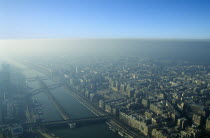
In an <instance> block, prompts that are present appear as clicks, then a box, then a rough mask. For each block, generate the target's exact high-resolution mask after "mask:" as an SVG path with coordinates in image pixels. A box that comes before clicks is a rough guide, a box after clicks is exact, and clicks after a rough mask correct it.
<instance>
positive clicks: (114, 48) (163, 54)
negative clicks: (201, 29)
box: [0, 39, 210, 62]
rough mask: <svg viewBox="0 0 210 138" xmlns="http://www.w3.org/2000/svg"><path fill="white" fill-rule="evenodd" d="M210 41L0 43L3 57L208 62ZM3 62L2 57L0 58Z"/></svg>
mask: <svg viewBox="0 0 210 138" xmlns="http://www.w3.org/2000/svg"><path fill="white" fill-rule="evenodd" d="M209 53H210V40H161V39H160V40H149V39H145V40H144V39H69V40H67V39H66V40H64V39H63V40H61V39H37V40H36V39H34V40H0V54H1V56H4V57H5V56H7V57H8V56H9V57H14V56H18V57H20V56H22V57H27V56H35V57H36V56H62V55H65V56H143V57H153V58H168V59H180V60H196V61H199V62H204V61H205V62H209V60H210V54H209ZM0 58H1V57H0Z"/></svg>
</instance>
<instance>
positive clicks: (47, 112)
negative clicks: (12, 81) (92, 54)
mask: <svg viewBox="0 0 210 138" xmlns="http://www.w3.org/2000/svg"><path fill="white" fill-rule="evenodd" d="M23 73H24V75H25V76H26V78H30V77H35V76H37V75H39V76H44V74H41V73H39V72H36V71H34V70H31V69H30V70H24V71H23ZM44 82H45V83H46V84H47V85H52V84H55V83H56V82H54V81H52V80H44ZM28 86H29V87H31V88H32V89H38V88H39V84H38V83H37V82H36V81H32V82H28ZM50 92H51V93H52V94H53V95H54V97H55V98H56V100H57V101H58V103H59V104H60V105H61V106H62V107H63V108H64V110H65V111H66V112H67V113H68V114H69V116H70V118H72V119H75V118H83V117H92V116H95V115H94V114H93V113H92V112H91V111H90V110H88V109H87V108H86V107H84V106H83V105H82V104H81V103H79V101H77V100H76V99H74V98H73V97H72V96H71V95H70V94H69V93H68V92H67V91H66V90H65V89H64V88H63V87H58V88H55V89H51V90H50ZM32 99H36V100H37V101H38V102H39V103H40V104H41V108H42V111H43V118H44V120H46V121H53V120H60V119H62V117H61V116H60V114H59V112H58V111H57V109H56V108H55V107H54V104H53V103H52V101H51V100H50V99H49V98H48V97H47V95H45V94H44V93H39V94H37V95H34V96H33V97H32ZM50 130H51V131H52V133H54V134H55V135H56V136H58V137H61V138H70V137H72V138H120V136H119V135H118V134H117V133H114V132H112V131H111V130H109V128H108V125H106V124H105V123H102V124H93V125H88V126H81V127H76V128H74V129H71V128H68V127H66V128H53V129H50Z"/></svg>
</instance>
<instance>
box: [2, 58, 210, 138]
mask: <svg viewBox="0 0 210 138" xmlns="http://www.w3.org/2000/svg"><path fill="white" fill-rule="evenodd" d="M62 62H65V64H63V63H62ZM20 63H21V64H20ZM9 64H11V65H9ZM9 64H3V65H2V69H1V78H2V79H1V86H3V87H1V99H2V100H1V101H2V102H1V107H2V108H1V109H2V110H1V116H2V121H3V124H4V125H2V126H1V128H2V135H4V136H6V137H10V136H20V137H22V136H29V135H30V136H31V137H32V136H39V137H46V135H48V136H49V137H56V135H55V134H53V133H52V132H51V131H50V129H48V127H49V126H48V125H50V122H48V121H46V120H45V119H43V116H44V115H43V114H45V112H44V111H42V110H44V109H42V108H41V107H40V104H41V103H40V101H39V100H38V99H33V98H29V97H31V95H36V94H39V93H45V94H46V95H48V97H49V98H50V99H51V100H52V101H53V103H54V108H56V109H57V110H58V111H59V114H60V116H61V119H63V120H65V121H66V122H60V123H58V125H57V126H56V125H55V124H54V126H55V127H64V126H65V125H64V124H66V123H67V124H69V126H65V127H70V128H72V129H73V128H77V127H78V126H80V125H81V124H82V125H91V124H94V123H103V122H104V121H106V122H107V125H108V126H109V129H110V131H113V133H118V134H119V135H121V136H122V137H154V138H172V137H174V138H179V137H180V138H197V137H208V136H209V131H210V118H209V106H210V96H209V92H210V66H209V65H203V64H193V63H191V62H187V61H185V62H184V61H183V62H180V61H173V62H172V61H168V60H154V59H150V58H140V57H118V58H113V57H100V58H89V59H87V58H86V57H81V58H75V59H74V60H71V62H69V63H68V62H66V59H65V57H62V58H60V59H59V58H58V59H57V60H50V59H48V60H42V61H41V60H39V61H35V60H31V61H24V62H14V61H9ZM23 65H25V66H23ZM10 66H11V67H10ZM26 67H27V68H28V69H29V70H36V71H37V72H39V74H38V75H37V74H36V75H35V76H34V77H31V78H26V77H25V76H24V75H23V74H24V73H23V72H24V69H26ZM43 74H44V75H43ZM41 75H43V76H41ZM46 79H49V80H52V81H54V82H56V83H54V84H53V85H52V84H51V85H48V86H47V84H46V88H44V87H45V86H43V85H45V84H44V82H45V80H46ZM14 80H16V81H14ZM33 81H38V82H39V85H41V86H43V88H41V89H38V90H33V89H31V88H30V86H29V82H33ZM45 83H46V82H45ZM47 87H48V88H47ZM56 87H64V88H65V89H67V90H68V91H70V93H71V96H72V97H74V98H75V99H77V100H78V101H80V102H81V103H82V104H83V105H84V106H85V107H86V108H88V110H90V111H91V112H92V113H94V114H95V115H94V116H98V118H94V117H92V118H91V119H88V121H87V120H85V121H84V119H83V121H78V120H75V121H74V120H71V122H69V121H68V120H70V118H71V116H70V115H69V113H68V112H67V111H66V109H65V108H64V107H62V104H61V103H59V101H57V100H56V98H57V97H56V96H55V95H54V94H53V93H52V92H50V91H49V90H50V89H55V88H56ZM11 89H13V91H14V89H15V93H12V90H11ZM48 89H49V90H48ZM43 112H44V113H43ZM93 118H94V121H93ZM80 120H82V119H80ZM90 120H91V121H90ZM54 121H55V120H54ZM44 123H45V124H44ZM32 124H33V125H32ZM35 124H36V125H35ZM51 125H52V124H51ZM63 125H64V126H63ZM43 126H44V129H43ZM40 128H42V129H40ZM57 137H58V136H57Z"/></svg>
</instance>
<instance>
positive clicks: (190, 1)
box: [0, 0, 210, 39]
mask: <svg viewBox="0 0 210 138" xmlns="http://www.w3.org/2000/svg"><path fill="white" fill-rule="evenodd" d="M68 37H109V38H110V37H138V38H139V37H140V38H148V37H149V38H210V0H0V39H13V38H21V39H22V38H68Z"/></svg>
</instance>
